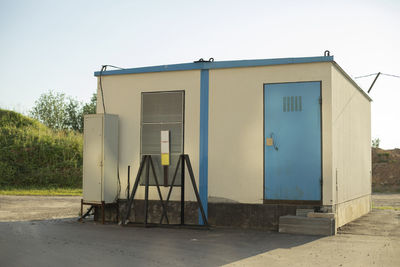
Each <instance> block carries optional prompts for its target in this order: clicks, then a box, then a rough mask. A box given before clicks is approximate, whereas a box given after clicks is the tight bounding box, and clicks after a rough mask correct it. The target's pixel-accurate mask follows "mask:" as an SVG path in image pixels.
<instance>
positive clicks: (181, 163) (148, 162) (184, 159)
mask: <svg viewBox="0 0 400 267" xmlns="http://www.w3.org/2000/svg"><path fill="white" fill-rule="evenodd" d="M185 163H186V164H185ZM185 165H186V167H187V170H188V172H189V176H190V180H191V183H192V186H193V190H194V193H195V195H196V200H197V204H198V206H199V209H200V213H201V216H202V219H203V222H204V225H195V226H203V227H207V228H208V226H209V225H208V221H207V217H206V215H205V212H204V208H203V205H202V203H201V200H200V195H199V192H198V190H197V186H196V181H195V179H194V173H193V168H192V164H191V163H190V159H189V155H187V154H182V155H180V156H179V160H178V163H177V164H176V169H175V172H174V176H173V179H172V183H171V186H170V189H169V191H168V196H167V199H166V201H165V202H164V201H163V198H162V194H161V190H160V184H159V182H158V178H157V175H156V172H155V169H154V163H153V159H152V157H151V155H144V156H143V157H142V160H141V162H140V167H139V170H138V173H137V175H136V180H135V183H134V185H133V189H132V193H131V195H130V196H129V201H128V204H127V206H126V211H125V214H124V216H123V217H122V224H126V222H127V219H128V218H129V215H130V212H131V209H132V205H133V203H134V198H135V194H136V191H137V189H138V186H139V182H140V177H141V176H142V173H143V170H144V169H145V170H146V173H145V198H144V222H143V223H142V225H143V226H144V227H147V226H149V225H152V226H193V225H187V224H185ZM150 167H151V171H152V173H153V176H154V180H155V183H156V187H157V192H158V196H159V198H160V203H161V207H162V214H161V219H160V222H159V223H158V224H150V223H148V202H149V178H150ZM179 168H181V185H180V187H181V201H180V204H181V210H180V212H181V214H180V224H177V225H176V224H175V225H173V224H170V223H169V220H168V215H167V206H168V202H169V199H170V197H171V193H172V189H173V188H174V186H175V181H176V178H177V173H178V170H179ZM164 218H165V219H166V222H167V224H163V220H164Z"/></svg>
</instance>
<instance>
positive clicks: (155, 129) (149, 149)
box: [140, 91, 185, 185]
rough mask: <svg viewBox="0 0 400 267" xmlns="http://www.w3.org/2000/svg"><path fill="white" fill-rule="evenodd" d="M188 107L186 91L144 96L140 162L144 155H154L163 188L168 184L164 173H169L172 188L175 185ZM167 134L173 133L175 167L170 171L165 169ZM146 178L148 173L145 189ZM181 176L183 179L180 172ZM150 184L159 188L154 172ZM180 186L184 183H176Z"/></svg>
mask: <svg viewBox="0 0 400 267" xmlns="http://www.w3.org/2000/svg"><path fill="white" fill-rule="evenodd" d="M184 107H185V92H184V91H169V92H149V93H142V114H141V132H140V135H141V142H140V158H142V156H143V155H151V157H152V159H153V162H154V167H155V171H156V175H157V178H158V182H159V183H160V185H163V184H164V177H165V176H164V171H166V172H168V175H167V176H168V184H171V182H172V178H173V175H174V172H175V167H176V163H177V162H178V159H179V155H181V154H183V151H184V149H183V136H184ZM163 130H169V131H170V146H171V147H170V163H171V165H170V166H168V168H164V166H162V165H161V146H160V138H161V136H160V134H161V131H163ZM145 175H146V170H145V169H144V170H143V172H142V176H141V184H142V185H143V184H144V182H145V180H144V178H145ZM177 176H178V178H179V177H180V170H178V173H177ZM149 184H150V185H156V184H155V180H154V177H153V175H152V172H151V171H150V180H149ZM179 184H180V179H176V182H175V185H179Z"/></svg>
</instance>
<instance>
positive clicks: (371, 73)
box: [354, 73, 378, 79]
mask: <svg viewBox="0 0 400 267" xmlns="http://www.w3.org/2000/svg"><path fill="white" fill-rule="evenodd" d="M377 74H378V73H371V74H367V75H363V76H358V77H354V79H359V78H365V77H369V76H373V75H377Z"/></svg>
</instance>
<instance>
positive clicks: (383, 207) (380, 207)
mask: <svg viewBox="0 0 400 267" xmlns="http://www.w3.org/2000/svg"><path fill="white" fill-rule="evenodd" d="M372 208H373V209H378V210H395V211H400V208H399V207H392V206H378V207H376V206H372Z"/></svg>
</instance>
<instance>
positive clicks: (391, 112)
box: [0, 0, 400, 148]
mask: <svg viewBox="0 0 400 267" xmlns="http://www.w3.org/2000/svg"><path fill="white" fill-rule="evenodd" d="M399 29H400V1H396V0H386V1H368V0H364V1H340V0H338V1H321V0H320V1H307V0H305V1H284V0H281V1H251V0H248V1H234V0H230V1H226V0H215V1H208V0H203V1H173V0H170V1H151V0H149V1H99V0H98V1H93V0H89V1H75V0H70V1H43V0H37V1H33V0H25V1H21V0H15V1H11V0H9V1H7V0H0V62H1V64H0V108H6V109H12V110H16V111H19V112H23V113H27V111H28V110H29V109H31V108H32V106H33V105H34V102H35V100H37V99H38V98H39V96H40V95H41V94H42V93H45V92H48V91H49V90H54V91H56V92H63V93H65V94H66V95H69V96H72V97H76V99H78V100H80V101H85V102H87V101H89V99H90V97H91V95H92V94H93V93H94V92H95V91H96V79H95V77H94V76H93V72H94V71H98V70H99V69H100V67H101V65H103V64H112V65H116V66H121V67H125V68H131V67H142V66H152V65H164V64H175V63H185V62H192V61H194V60H197V59H199V58H201V57H202V58H210V57H213V58H215V60H216V61H220V60H240V59H262V58H285V57H310V56H322V55H323V52H324V51H325V50H327V49H328V50H330V51H331V55H334V56H335V61H336V62H337V63H338V64H339V65H340V66H341V67H342V68H343V69H344V70H345V71H346V72H347V73H348V74H349V75H350V76H351V77H357V76H361V75H366V74H370V73H377V72H379V71H380V72H383V73H388V74H394V75H400V67H399V62H400V51H399V47H400V35H399ZM373 78H374V77H368V78H363V79H356V80H355V81H356V82H357V83H358V84H359V85H360V86H361V87H362V88H363V89H364V90H365V91H366V90H368V87H369V86H370V84H371V82H372V80H373ZM370 96H371V98H372V99H373V102H372V138H379V139H380V140H381V147H382V148H395V147H397V148H400V123H399V121H400V119H399V115H400V105H399V99H400V79H399V78H395V77H388V76H381V77H379V79H378V80H377V82H376V84H375V86H374V88H373V89H372V91H371V94H370Z"/></svg>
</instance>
